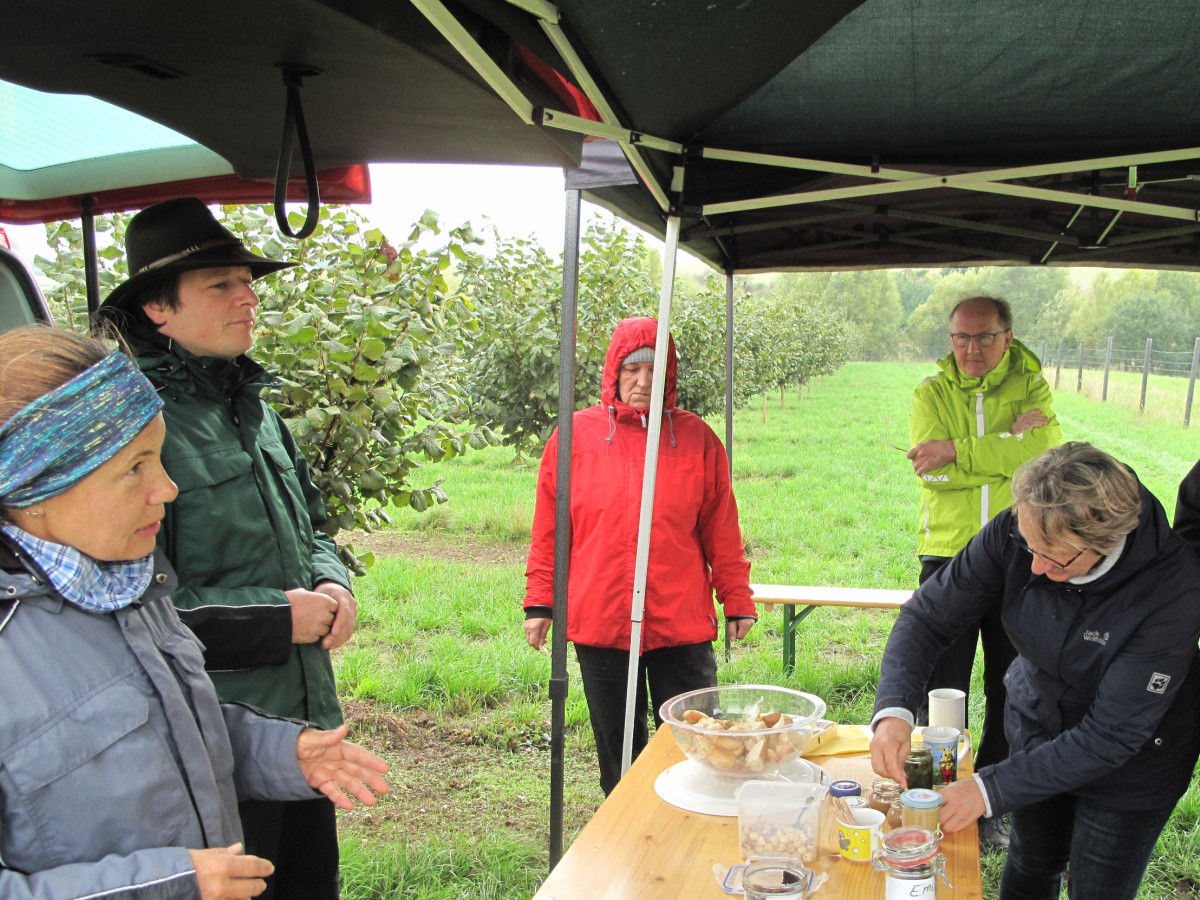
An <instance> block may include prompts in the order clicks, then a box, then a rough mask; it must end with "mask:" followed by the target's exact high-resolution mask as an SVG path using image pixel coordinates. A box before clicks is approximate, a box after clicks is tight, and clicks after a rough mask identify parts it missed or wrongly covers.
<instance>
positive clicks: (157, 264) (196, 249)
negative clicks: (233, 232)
mask: <svg viewBox="0 0 1200 900" xmlns="http://www.w3.org/2000/svg"><path fill="white" fill-rule="evenodd" d="M230 244H237V245H238V246H239V247H240V246H242V242H241V241H239V240H238V239H237V238H233V239H229V238H219V239H218V240H213V241H205V242H204V243H203V244H193V245H192V246H191V247H186V248H184V249H183V250H180V251H179V252H178V253H172V254H171V255H170V256H164V257H162V258H160V259H156V260H154V262H151V263H146V265H144V266H142V267H141V268H140V269H138V270H137V271H136V272H134V273H133V274H134V275H141V274H142V273H143V272H149V271H150V270H151V269H160V268H162V267H163V266H167V265H170V264H171V263H173V262H179V260H181V259H187V258H188V257H189V256H194V255H195V254H197V253H203V252H204V251H205V250H211V249H212V248H213V247H226V246H228V245H230Z"/></svg>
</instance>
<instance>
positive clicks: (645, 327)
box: [600, 316, 678, 410]
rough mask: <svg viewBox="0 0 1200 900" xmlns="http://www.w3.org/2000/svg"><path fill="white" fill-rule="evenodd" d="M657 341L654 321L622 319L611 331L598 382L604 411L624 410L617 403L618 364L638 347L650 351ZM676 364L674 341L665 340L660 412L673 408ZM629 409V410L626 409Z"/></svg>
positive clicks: (656, 327)
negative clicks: (664, 381)
mask: <svg viewBox="0 0 1200 900" xmlns="http://www.w3.org/2000/svg"><path fill="white" fill-rule="evenodd" d="M657 339H658V319H651V318H649V317H647V316H636V317H633V318H629V319H622V320H621V321H620V322H618V323H617V327H616V328H614V329H613V336H612V340H611V341H609V343H608V356H607V358H606V359H605V360H604V378H603V379H602V380H601V382H600V403H601V405H603V406H604V407H605V408H606V409H607V408H609V407H612V406H618V405H620V406H627V404H625V403H622V401H620V400H618V399H617V373H618V372H619V371H620V370H621V361H622V360H624V359H625V357H626V356H628V355H629V354H630V353H632V352H633V351H634V350H636V349H637V348H638V347H653V346H654V342H655V341H656V340H657ZM677 370H678V360H677V359H676V356H675V338H674V337H668V338H667V383H666V386H665V387H664V388H663V409H664V410H666V409H674V408H675V377H676V372H677ZM628 408H629V409H633V407H632V406H630V407H628Z"/></svg>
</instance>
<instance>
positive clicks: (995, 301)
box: [946, 297, 1013, 331]
mask: <svg viewBox="0 0 1200 900" xmlns="http://www.w3.org/2000/svg"><path fill="white" fill-rule="evenodd" d="M977 303H990V304H991V305H992V307H993V308H994V309H995V310H996V318H997V319H999V320H1000V324H1001V326H1003V328H1004V330H1005V331H1012V323H1013V314H1012V305H1011V304H1010V303H1009V302H1008V301H1007V300H1001V299H1000V298H999V297H968V298H967V299H965V300H959V301H958V302H957V303H956V304H954V309H952V310H950V315H949V316H947V317H946V320H947V321H953V320H954V314H955V313H956V312H958V310H959V307H961V306H966V305H968V304H970V305H972V306H974V305H975V304H977Z"/></svg>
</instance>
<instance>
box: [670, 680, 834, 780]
mask: <svg viewBox="0 0 1200 900" xmlns="http://www.w3.org/2000/svg"><path fill="white" fill-rule="evenodd" d="M823 715H825V701H824V700H822V699H821V698H820V697H816V696H813V695H812V694H805V693H803V692H802V691H793V690H789V689H788V688H781V687H774V686H771V685H764V684H741V685H726V686H724V687H715V688H703V689H701V690H698V691H688V692H687V693H686V694H680V695H679V696H677V697H672V698H671V699H670V700H668V701H667V702H666V703H664V704H663V705H662V708H661V709H660V710H659V716H660V717H661V718H662V720H663V721H664V722H666V723H668V724H670V726H671V733H672V734H673V735H674V736H675V742H676V743H677V744H679V749H680V750H682V751H683V753H684V755H685V756H687V758H688V759H691V760H694V761H695V762H698V763H700V764H701V765H703V766H705V767H706V768H708V769H711V770H712V771H714V772H717V773H720V774H722V775H730V776H733V777H740V778H761V777H763V776H764V775H772V774H774V773H775V772H777V771H778V770H779V767H780V766H782V765H785V764H786V763H789V762H792V761H793V760H795V759H796V758H797V757H798V756H799V755H800V752H801V751H802V750H803V749H804V746H805V744H806V743H807V740H808V735H809V734H811V733H812V730H813V722H815V721H816V720H817V719H819V718H821V716H823Z"/></svg>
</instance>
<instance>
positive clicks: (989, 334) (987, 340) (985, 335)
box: [950, 328, 1009, 350]
mask: <svg viewBox="0 0 1200 900" xmlns="http://www.w3.org/2000/svg"><path fill="white" fill-rule="evenodd" d="M1008 331H1009V329H1007V328H1005V329H1004V330H1003V331H984V332H981V333H980V334H966V333H965V332H962V331H952V332H951V333H950V340H952V341H954V346H955V347H968V346H970V344H971V341H974V342H975V343H976V344H978V345H979V349H981V350H986V349H987V348H988V347H990V346H992V344H994V343H996V338H998V337H999V336H1000V335H1002V334H1008Z"/></svg>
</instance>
